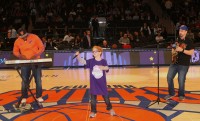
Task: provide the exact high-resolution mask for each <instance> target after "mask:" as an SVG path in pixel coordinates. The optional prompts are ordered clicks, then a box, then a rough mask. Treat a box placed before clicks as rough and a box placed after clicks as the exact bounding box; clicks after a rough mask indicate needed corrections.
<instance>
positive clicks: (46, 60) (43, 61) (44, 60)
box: [5, 58, 52, 65]
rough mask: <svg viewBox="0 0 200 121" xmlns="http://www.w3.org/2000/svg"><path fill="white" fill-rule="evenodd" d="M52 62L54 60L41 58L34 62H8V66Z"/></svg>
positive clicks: (33, 60)
mask: <svg viewBox="0 0 200 121" xmlns="http://www.w3.org/2000/svg"><path fill="white" fill-rule="evenodd" d="M50 62H52V58H41V59H32V60H6V61H5V64H6V65H15V64H16V65H17V64H45V63H50Z"/></svg>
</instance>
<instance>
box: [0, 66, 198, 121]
mask: <svg viewBox="0 0 200 121" xmlns="http://www.w3.org/2000/svg"><path fill="white" fill-rule="evenodd" d="M0 71H1V73H0V105H3V104H5V102H3V100H5V97H4V96H5V95H4V94H7V93H8V92H11V91H16V90H17V91H18V92H20V91H19V90H20V87H21V78H20V77H19V75H18V73H17V71H16V70H12V69H11V70H6V69H5V70H0ZM167 71H168V67H167V66H162V67H160V69H159V71H158V68H157V67H156V66H155V67H113V68H110V71H109V73H107V84H108V86H109V87H110V88H111V89H113V88H114V89H119V88H120V89H122V88H124V89H126V87H134V88H136V89H143V90H147V89H148V88H152V89H154V88H155V89H157V86H158V81H159V84H160V88H161V89H165V90H166V89H167V82H166V75H167ZM158 72H159V79H158ZM42 73H43V77H42V81H43V82H42V85H43V89H44V90H47V91H48V90H68V89H69V90H70V89H83V88H84V89H85V88H86V90H87V88H89V71H88V70H87V69H84V68H79V69H77V68H76V69H74V68H66V69H63V68H57V69H56V68H53V69H45V70H43V72H42ZM199 79H200V69H199V66H191V67H190V69H189V72H188V75H187V79H186V88H185V90H186V91H187V92H189V93H191V94H196V95H197V97H200V81H199ZM174 81H175V87H176V88H178V85H177V76H176V78H175V80H174ZM30 87H31V89H33V88H35V85H34V80H33V81H32V82H31V85H30ZM79 93H81V92H79ZM79 93H77V94H79ZM133 94H134V93H133ZM165 94H167V91H166V92H165ZM7 96H8V97H9V95H7ZM18 96H19V95H18ZM163 96H164V94H163V95H162V96H161V97H163ZM197 97H195V98H197ZM45 98H49V97H45V96H44V99H45ZM112 99H113V100H112ZM112 99H111V101H112V102H115V101H116V100H114V98H112ZM16 100H17V99H16ZM199 100H200V98H199ZM46 101H47V100H46ZM175 101H176V99H175ZM47 102H48V101H47ZM141 102H142V101H141ZM141 102H139V103H138V101H137V100H136V101H133V104H132V105H131V106H133V107H136V106H137V107H138V108H141V107H140V106H141V105H140V104H142V103H141ZM144 102H145V101H144ZM49 103H50V102H49ZM177 103H178V104H177ZM177 103H176V107H174V108H169V109H166V110H164V109H165V108H164V109H162V108H163V107H165V106H166V105H165V104H164V103H160V105H158V104H156V105H153V107H152V108H151V109H152V110H154V109H156V112H158V111H159V114H161V115H162V117H165V120H166V121H169V120H172V121H200V102H199V103H193V104H191V103H187V101H186V102H179V101H177ZM87 104H88V103H87ZM127 104H128V103H123V104H121V103H119V104H118V103H116V104H115V103H114V104H113V107H114V108H115V106H116V107H120V108H118V109H117V108H116V112H117V113H118V114H120V113H124V112H120V111H122V110H124V109H126V107H125V108H124V109H122V107H121V106H122V105H124V106H126V105H127ZM70 105H73V104H70ZM80 105H81V106H80ZM98 105H99V106H101V105H102V104H101V103H100V104H98ZM63 106H64V107H67V106H69V105H67V104H66V105H63ZM76 106H77V105H76ZM84 106H85V105H84V103H81V104H78V106H77V108H83V107H84ZM186 106H189V107H190V109H188V108H185V107H186ZM55 107H59V105H58V104H57V106H56V105H54V106H52V107H50V108H55ZM86 107H87V105H86ZM50 108H49V109H48V110H50ZM143 108H144V107H142V108H141V109H143ZM191 108H193V109H191ZM197 108H198V109H197ZM161 109H162V110H161ZM41 110H44V109H41ZM100 110H101V109H100ZM126 110H127V109H126ZM178 110H181V111H182V113H181V114H178V112H177V113H176V114H173V112H174V111H178ZM143 111H144V112H145V111H148V110H145V109H143ZM80 113H81V112H80ZM3 114H5V112H3V113H1V114H0V119H1V118H2V116H1V115H3ZM84 114H85V115H88V114H87V112H85V113H84ZM103 114H104V113H103ZM172 114H173V115H172ZM127 115H128V114H127ZM138 115H140V116H142V115H144V114H142V112H141V114H138ZM163 115H164V116H163ZM3 116H5V115H3ZM49 116H50V115H49ZM52 116H53V115H52ZM102 116H103V115H99V117H96V118H101V119H102V120H103V118H102ZM121 116H122V115H121ZM151 116H154V115H151ZM11 117H13V116H11ZM71 117H73V116H71ZM86 117H87V116H86ZM166 117H167V118H166ZM118 118H119V117H118ZM129 118H131V117H129ZM132 118H133V117H132ZM19 119H20V118H18V119H17V120H19ZM86 119H87V118H86ZM86 119H84V120H86ZM135 119H137V118H136V117H135ZM135 119H130V120H135ZM13 120H14V119H13ZM77 120H78V118H77ZM79 120H80V119H79ZM84 120H83V121H84ZM87 120H88V119H87ZM93 120H97V119H93ZM109 120H118V119H117V118H116V119H112V118H111V119H109ZM119 120H125V118H124V119H119ZM126 120H128V119H126ZM21 121H22V120H21ZM139 121H140V120H139ZM141 121H142V120H141ZM144 121H147V119H146V120H145V119H144ZM154 121H155V120H154Z"/></svg>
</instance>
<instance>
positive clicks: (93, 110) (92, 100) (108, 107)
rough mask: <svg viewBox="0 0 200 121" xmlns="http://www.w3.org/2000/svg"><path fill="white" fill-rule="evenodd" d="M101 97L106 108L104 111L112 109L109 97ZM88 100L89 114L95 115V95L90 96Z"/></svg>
mask: <svg viewBox="0 0 200 121" xmlns="http://www.w3.org/2000/svg"><path fill="white" fill-rule="evenodd" d="M102 97H103V99H104V101H105V103H106V106H107V108H106V110H110V109H112V105H111V103H110V99H109V96H108V95H102ZM90 98H91V112H94V113H96V112H97V110H96V103H97V95H93V94H91V95H90Z"/></svg>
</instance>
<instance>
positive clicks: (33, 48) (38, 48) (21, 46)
mask: <svg viewBox="0 0 200 121" xmlns="http://www.w3.org/2000/svg"><path fill="white" fill-rule="evenodd" d="M18 35H19V36H18V38H17V39H16V41H15V43H14V47H13V54H14V55H15V56H16V57H18V58H19V59H24V60H29V59H38V58H40V55H41V54H42V52H43V51H44V45H43V43H42V41H41V39H40V38H39V37H38V36H37V35H35V34H31V33H27V32H26V30H25V29H23V28H20V29H19V30H18ZM31 71H32V73H33V77H34V79H35V83H36V98H37V101H38V102H43V99H42V80H41V76H42V71H41V67H40V66H39V65H37V66H36V65H35V66H34V67H32V66H28V65H26V66H22V67H21V75H22V88H21V92H22V101H21V103H22V104H26V98H28V90H27V88H26V87H27V86H28V85H29V84H30V82H29V78H30V75H31Z"/></svg>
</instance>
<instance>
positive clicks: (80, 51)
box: [72, 49, 83, 60]
mask: <svg viewBox="0 0 200 121" xmlns="http://www.w3.org/2000/svg"><path fill="white" fill-rule="evenodd" d="M78 52H79V53H82V52H83V50H82V49H80V50H78ZM77 56H78V55H74V57H73V58H72V60H74V58H76V57H77Z"/></svg>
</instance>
